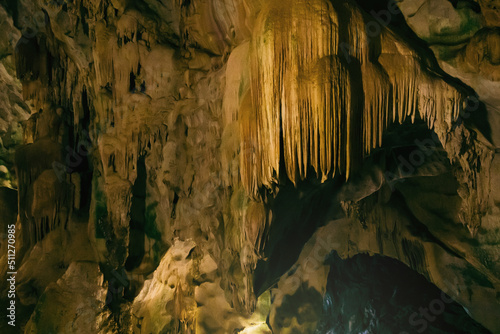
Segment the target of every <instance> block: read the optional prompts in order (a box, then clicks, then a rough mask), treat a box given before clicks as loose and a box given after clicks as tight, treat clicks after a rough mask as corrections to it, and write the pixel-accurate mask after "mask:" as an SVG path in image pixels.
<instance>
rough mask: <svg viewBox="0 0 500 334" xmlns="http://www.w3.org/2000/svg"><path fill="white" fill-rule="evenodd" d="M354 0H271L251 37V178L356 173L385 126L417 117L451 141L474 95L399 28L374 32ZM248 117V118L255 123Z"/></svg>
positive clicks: (268, 180)
mask: <svg viewBox="0 0 500 334" xmlns="http://www.w3.org/2000/svg"><path fill="white" fill-rule="evenodd" d="M370 19H371V20H372V21H373V20H374V19H373V18H372V17H370V18H369V17H367V16H366V15H365V14H363V13H362V12H361V11H360V10H359V9H358V8H357V7H355V6H353V5H352V4H351V3H350V2H348V1H346V2H335V3H333V4H332V3H330V2H328V1H323V0H314V1H304V0H299V1H293V2H284V1H272V2H270V3H269V4H268V5H267V7H266V8H264V10H263V11H262V13H261V15H260V17H259V19H258V22H257V26H256V28H255V30H254V34H253V37H252V41H251V48H250V58H251V59H252V60H251V80H252V82H251V98H252V108H253V110H252V112H253V113H254V117H245V118H244V121H242V122H241V133H242V138H243V140H242V142H243V143H244V144H243V145H244V146H243V154H242V155H241V157H242V161H241V165H242V168H241V175H242V181H243V184H244V185H245V187H246V188H247V190H249V192H251V193H256V191H257V189H258V188H259V187H261V186H265V187H271V186H272V184H274V183H277V182H278V179H279V177H280V175H279V173H280V164H283V165H284V167H285V170H286V174H287V176H288V178H289V179H290V180H291V181H292V182H294V183H296V182H297V181H299V180H301V179H302V180H303V179H305V178H306V177H307V175H308V172H309V169H310V167H312V169H314V171H315V173H316V174H317V176H318V177H319V178H321V179H322V180H323V181H324V180H326V179H327V178H328V177H331V176H333V175H335V174H345V175H346V177H347V178H348V177H349V173H350V172H351V171H353V170H355V169H356V167H357V166H358V165H359V164H360V162H361V159H362V158H363V156H364V155H367V154H369V153H370V151H371V150H372V149H373V148H375V147H379V146H380V145H381V142H382V134H383V133H384V130H385V129H386V128H387V127H388V126H389V125H390V124H393V123H402V122H404V121H405V120H406V119H407V118H408V117H410V118H411V120H412V121H413V120H415V118H416V117H417V116H418V117H420V118H421V119H423V120H425V121H426V122H427V123H428V125H429V128H430V129H433V130H434V131H436V133H437V134H438V136H439V138H440V140H441V141H442V142H444V141H446V139H445V138H446V133H447V132H448V131H449V130H450V129H451V127H452V124H453V123H454V122H455V121H456V120H457V118H458V117H459V114H460V110H461V107H462V106H463V103H464V101H465V99H466V95H467V94H466V93H465V91H464V89H461V91H460V90H459V89H457V88H456V87H454V86H452V85H451V84H449V83H447V82H446V81H444V80H443V78H441V76H440V75H439V74H437V73H435V72H433V71H431V70H429V69H428V67H427V66H428V65H427V63H428V61H427V60H426V59H420V57H419V56H418V55H417V53H416V52H415V51H414V50H413V49H412V47H411V46H410V45H409V44H408V43H406V42H404V41H402V40H401V39H399V38H398V37H397V36H396V35H394V34H393V33H392V32H391V31H389V30H386V29H383V27H382V29H381V30H380V33H379V34H374V33H373V32H372V31H371V30H370V29H368V30H367V27H368V25H367V24H369V23H370V22H371V21H370ZM248 118H249V120H248Z"/></svg>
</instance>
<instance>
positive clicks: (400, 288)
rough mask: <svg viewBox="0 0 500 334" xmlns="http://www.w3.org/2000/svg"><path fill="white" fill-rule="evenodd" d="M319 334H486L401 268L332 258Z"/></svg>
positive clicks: (377, 259)
mask: <svg viewBox="0 0 500 334" xmlns="http://www.w3.org/2000/svg"><path fill="white" fill-rule="evenodd" d="M329 264H330V266H331V267H330V273H329V276H328V284H327V291H326V295H325V297H324V298H323V315H322V318H321V321H320V323H319V325H318V329H317V332H316V333H317V334H320V333H346V334H347V333H365V334H371V333H400V334H410V333H411V334H414V333H456V334H466V333H470V334H479V333H490V332H489V331H488V330H487V329H486V328H484V327H483V326H482V325H480V324H479V323H477V322H476V321H475V320H473V319H472V318H471V317H470V316H469V314H468V313H467V312H468V311H466V310H465V309H464V308H463V307H462V306H461V305H460V304H458V303H457V302H455V301H454V300H453V298H451V297H450V296H448V295H447V294H446V293H445V292H443V291H441V290H440V289H438V288H437V287H436V286H435V285H433V284H432V283H429V282H428V281H427V279H426V278H425V277H424V276H422V275H420V274H419V273H417V272H416V271H414V270H412V269H410V268H409V267H408V266H406V265H405V264H403V263H401V262H399V261H397V260H395V259H392V258H389V257H384V256H381V255H374V256H369V255H367V254H358V255H355V256H354V257H352V258H350V259H346V260H342V259H341V258H340V257H339V256H338V255H337V253H335V252H333V253H332V254H331V255H330V259H329Z"/></svg>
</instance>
